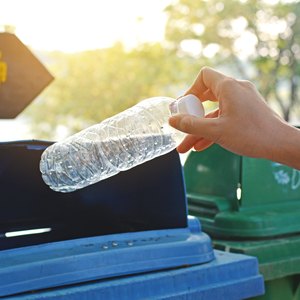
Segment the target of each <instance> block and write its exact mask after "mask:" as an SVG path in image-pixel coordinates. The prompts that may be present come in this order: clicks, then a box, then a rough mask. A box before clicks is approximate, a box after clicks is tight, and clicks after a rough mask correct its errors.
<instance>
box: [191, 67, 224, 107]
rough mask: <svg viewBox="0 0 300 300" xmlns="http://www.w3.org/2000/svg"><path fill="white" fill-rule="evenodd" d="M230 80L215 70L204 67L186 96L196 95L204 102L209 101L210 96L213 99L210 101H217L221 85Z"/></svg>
mask: <svg viewBox="0 0 300 300" xmlns="http://www.w3.org/2000/svg"><path fill="white" fill-rule="evenodd" d="M228 78H229V77H227V76H226V75H224V74H222V73H220V72H218V71H216V70H214V69H211V68H209V67H204V68H202V69H201V71H200V73H199V74H198V76H197V78H196V80H195V81H194V83H193V84H192V86H191V87H190V88H189V89H188V90H187V92H186V94H194V95H195V96H197V97H198V98H199V99H201V100H202V101H204V99H205V100H208V99H207V96H208V94H209V96H210V98H213V99H209V100H213V101H216V100H217V99H219V95H220V83H221V82H222V81H223V80H225V79H228ZM208 90H209V91H208Z"/></svg>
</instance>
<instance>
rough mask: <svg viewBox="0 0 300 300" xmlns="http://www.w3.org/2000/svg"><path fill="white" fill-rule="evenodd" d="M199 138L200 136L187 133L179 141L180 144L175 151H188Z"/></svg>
mask: <svg viewBox="0 0 300 300" xmlns="http://www.w3.org/2000/svg"><path fill="white" fill-rule="evenodd" d="M199 139H201V138H199V137H197V136H194V135H191V134H189V135H187V136H186V137H185V138H184V139H183V141H182V142H181V143H180V145H179V146H178V147H177V151H178V152H179V153H185V152H187V151H189V150H190V149H192V148H193V147H194V145H195V144H196V143H197V142H198V141H199Z"/></svg>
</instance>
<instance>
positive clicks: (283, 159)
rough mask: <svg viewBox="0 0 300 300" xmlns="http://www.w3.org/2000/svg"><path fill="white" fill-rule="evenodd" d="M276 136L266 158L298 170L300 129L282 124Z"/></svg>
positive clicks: (299, 165)
mask: <svg viewBox="0 0 300 300" xmlns="http://www.w3.org/2000/svg"><path fill="white" fill-rule="evenodd" d="M277 137H278V139H277V140H276V141H274V143H273V145H272V147H273V149H272V150H271V151H270V155H269V156H270V157H267V158H268V159H271V160H273V161H276V162H279V163H282V164H285V165H288V166H290V167H292V168H295V169H299V170H300V130H299V129H298V128H295V127H293V126H291V125H288V124H283V125H282V126H281V128H280V130H279V131H278V132H277Z"/></svg>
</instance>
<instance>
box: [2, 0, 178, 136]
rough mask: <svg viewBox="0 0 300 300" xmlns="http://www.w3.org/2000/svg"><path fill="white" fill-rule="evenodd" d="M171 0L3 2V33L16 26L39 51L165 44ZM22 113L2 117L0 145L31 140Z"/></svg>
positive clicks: (17, 31) (22, 38)
mask: <svg viewBox="0 0 300 300" xmlns="http://www.w3.org/2000/svg"><path fill="white" fill-rule="evenodd" d="M171 1H172V0H0V31H3V26H4V25H12V26H15V28H16V30H15V33H16V35H17V36H18V37H19V38H20V39H21V41H22V42H23V43H25V44H26V45H28V46H30V47H31V48H32V49H35V50H61V51H65V52H76V51H82V50H87V49H95V48H101V47H109V46H111V45H112V44H113V43H114V42H116V41H120V40H121V41H123V42H124V43H125V45H126V46H127V47H133V46H135V45H136V44H138V43H139V42H146V41H148V42H151V41H158V40H162V39H163V36H164V27H165V21H166V16H165V14H164V13H163V9H164V8H165V6H167V5H168V4H169V3H171ZM32 138H35V137H33V136H32V134H31V133H30V131H29V130H28V128H27V126H26V120H23V118H22V115H20V117H18V118H16V119H14V120H1V119H0V141H7V140H17V139H32Z"/></svg>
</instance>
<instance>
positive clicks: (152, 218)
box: [0, 141, 187, 250]
mask: <svg viewBox="0 0 300 300" xmlns="http://www.w3.org/2000/svg"><path fill="white" fill-rule="evenodd" d="M50 144H51V143H50V142H45V141H18V142H7V143H0V190H1V197H0V199H1V201H0V238H1V243H0V249H1V250H3V249H10V248H17V247H23V246H28V245H35V244H41V243H46V242H53V241H61V240H68V239H74V238H81V237H89V236H96V235H107V234H113V233H125V232H136V231H144V230H158V229H173V228H183V227H186V226H187V219H186V201H185V191H184V185H183V178H182V167H181V164H180V160H179V158H178V154H177V153H176V151H173V152H171V153H169V154H167V155H164V156H162V157H159V158H157V159H154V160H152V161H149V162H147V163H145V164H143V165H140V166H137V167H135V168H133V169H131V170H128V171H126V172H121V173H119V174H118V175H116V176H114V177H111V178H108V179H106V180H104V181H101V182H99V183H96V184H94V185H92V186H89V187H87V188H84V189H81V190H78V191H76V192H72V193H67V194H63V193H57V192H54V191H52V190H51V189H50V188H49V187H48V186H47V185H46V184H45V183H44V182H43V180H42V178H41V174H40V171H39V161H40V156H41V154H42V152H43V150H44V149H45V148H46V147H47V146H49V145H50ZM178 198H179V199H181V200H180V201H178ZM176 199H177V200H176ZM28 230H29V231H28ZM23 231H26V232H23Z"/></svg>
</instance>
